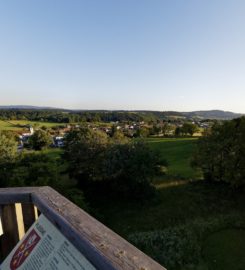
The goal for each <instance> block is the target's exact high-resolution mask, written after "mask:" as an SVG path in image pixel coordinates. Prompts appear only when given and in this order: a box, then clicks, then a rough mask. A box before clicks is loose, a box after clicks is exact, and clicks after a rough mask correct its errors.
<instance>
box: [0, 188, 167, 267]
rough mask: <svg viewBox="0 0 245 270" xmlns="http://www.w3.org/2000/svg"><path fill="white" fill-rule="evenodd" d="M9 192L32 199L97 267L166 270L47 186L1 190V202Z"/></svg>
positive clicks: (30, 200)
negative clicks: (2, 197)
mask: <svg viewBox="0 0 245 270" xmlns="http://www.w3.org/2000/svg"><path fill="white" fill-rule="evenodd" d="M19 191H20V192H21V193H18V192H19ZM2 195H4V199H1V196H2ZM8 195H9V196H10V200H11V201H12V200H14V198H16V199H18V200H21V202H26V200H29V202H32V203H33V204H34V205H35V206H36V207H37V208H38V210H39V211H40V212H41V213H43V214H44V215H45V216H46V217H47V218H48V219H49V220H50V221H51V222H52V223H53V224H54V225H55V226H56V227H57V228H58V229H59V230H60V231H61V232H62V233H63V235H64V236H66V237H67V238H68V239H69V240H70V242H71V243H72V244H73V245H74V246H75V247H76V248H77V249H78V250H79V251H80V252H81V253H82V254H84V256H85V257H86V258H87V259H88V260H89V261H90V262H91V263H92V264H93V265H94V266H95V267H96V268H97V269H101V270H164V269H165V268H164V267H162V266H161V265H160V264H158V263H157V262H155V261H154V260H153V259H151V258H150V257H148V256H147V255H146V254H144V253H143V252H141V251H140V250H138V249H137V248H136V247H134V246H133V245H131V244H130V243H128V242H127V241H126V240H125V239H123V238H122V237H120V236H119V235H117V234H116V233H114V232H113V231H112V230H110V229H109V228H107V227H106V226H104V225H103V224H102V223H100V222H99V221H97V220H96V219H94V218H93V217H91V216H90V215H89V214H88V213H86V212H85V211H83V210H82V209H80V208H79V207H77V206H76V205H75V204H73V203H72V202H70V201H69V200H68V199H66V198H65V197H63V196H62V195H60V194H59V193H58V192H56V191H55V190H53V189H52V188H50V187H38V188H20V189H19V188H17V189H0V203H2V201H3V202H5V203H7V198H8ZM18 202H19V201H18Z"/></svg>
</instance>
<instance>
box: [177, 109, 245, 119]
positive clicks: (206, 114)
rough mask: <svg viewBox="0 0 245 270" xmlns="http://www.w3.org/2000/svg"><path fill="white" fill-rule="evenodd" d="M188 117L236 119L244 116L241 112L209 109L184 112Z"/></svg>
mask: <svg viewBox="0 0 245 270" xmlns="http://www.w3.org/2000/svg"><path fill="white" fill-rule="evenodd" d="M182 114H183V115H185V116H186V117H188V118H201V119H224V120H229V119H234V118H238V117H241V116H243V115H244V114H241V113H234V112H229V111H222V110H209V111H193V112H186V113H185V112H183V113H182Z"/></svg>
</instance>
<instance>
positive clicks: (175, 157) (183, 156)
mask: <svg viewBox="0 0 245 270" xmlns="http://www.w3.org/2000/svg"><path fill="white" fill-rule="evenodd" d="M196 141H197V138H150V139H147V142H148V143H149V145H150V147H151V149H153V150H156V151H158V152H159V153H160V155H161V157H162V158H164V159H166V160H167V161H168V163H169V166H168V171H167V175H168V176H172V177H174V178H179V179H181V178H186V179H198V178H201V172H200V171H199V170H197V169H193V168H192V167H191V165H190V162H191V157H192V153H193V151H194V150H195V147H196Z"/></svg>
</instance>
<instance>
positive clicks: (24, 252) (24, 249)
mask: <svg viewBox="0 0 245 270" xmlns="http://www.w3.org/2000/svg"><path fill="white" fill-rule="evenodd" d="M40 239H41V238H40V236H39V235H38V234H37V233H36V231H35V230H34V229H33V230H32V231H31V232H30V233H29V235H28V236H27V237H26V239H25V240H24V241H23V243H22V244H21V245H20V246H19V247H18V249H17V250H16V251H15V253H14V255H13V257H12V259H11V261H10V269H11V270H16V269H17V268H19V267H20V266H21V265H22V264H23V262H24V261H25V260H26V258H27V257H28V256H29V255H30V254H31V252H32V250H33V249H34V247H35V246H36V245H37V243H38V242H39V241H40Z"/></svg>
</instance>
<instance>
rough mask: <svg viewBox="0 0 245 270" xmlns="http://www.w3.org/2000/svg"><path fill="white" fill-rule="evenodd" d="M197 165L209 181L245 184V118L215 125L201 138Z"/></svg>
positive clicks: (196, 159)
mask: <svg viewBox="0 0 245 270" xmlns="http://www.w3.org/2000/svg"><path fill="white" fill-rule="evenodd" d="M193 164H194V165H197V166H199V167H201V169H202V171H203V173H204V177H205V179H206V180H211V181H224V182H227V183H230V184H232V185H233V186H245V118H244V117H242V118H238V119H234V120H231V121H226V122H224V123H223V124H216V125H214V126H213V128H212V129H211V131H210V132H208V133H207V134H205V136H204V137H202V138H200V139H199V143H198V150H197V152H196V154H195V156H194V162H193Z"/></svg>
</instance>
